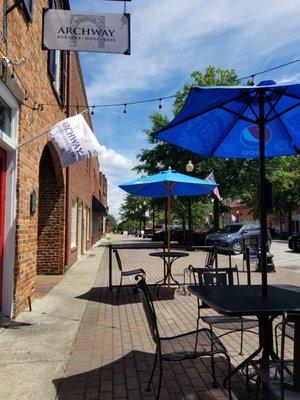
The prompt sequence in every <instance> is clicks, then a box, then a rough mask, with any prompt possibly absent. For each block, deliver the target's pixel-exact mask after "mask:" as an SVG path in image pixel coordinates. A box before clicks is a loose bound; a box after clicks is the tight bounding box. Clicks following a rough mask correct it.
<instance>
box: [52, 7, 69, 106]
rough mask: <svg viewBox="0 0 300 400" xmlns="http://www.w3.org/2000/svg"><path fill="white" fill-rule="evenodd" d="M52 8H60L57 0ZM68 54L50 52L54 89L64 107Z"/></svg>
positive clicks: (58, 51) (57, 51) (55, 51)
mask: <svg viewBox="0 0 300 400" xmlns="http://www.w3.org/2000/svg"><path fill="white" fill-rule="evenodd" d="M50 8H54V9H56V8H58V7H57V2H56V0H52V1H51V2H50ZM66 54H67V53H66V52H65V51H62V50H49V52H48V72H49V75H50V79H51V82H52V85H53V87H54V88H55V91H56V93H57V94H58V96H59V98H60V100H61V102H62V105H65V102H66V99H65V97H66V93H65V81H66V80H65V74H66V71H65V70H66Z"/></svg>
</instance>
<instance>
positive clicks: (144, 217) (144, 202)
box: [143, 200, 147, 233]
mask: <svg viewBox="0 0 300 400" xmlns="http://www.w3.org/2000/svg"><path fill="white" fill-rule="evenodd" d="M146 205H147V202H146V200H144V201H143V229H144V233H145V229H146Z"/></svg>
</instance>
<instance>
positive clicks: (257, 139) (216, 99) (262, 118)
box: [157, 81, 300, 296]
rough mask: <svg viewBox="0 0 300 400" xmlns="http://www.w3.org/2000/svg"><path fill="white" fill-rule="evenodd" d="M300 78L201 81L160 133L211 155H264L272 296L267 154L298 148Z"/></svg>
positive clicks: (262, 168) (264, 223)
mask: <svg viewBox="0 0 300 400" xmlns="http://www.w3.org/2000/svg"><path fill="white" fill-rule="evenodd" d="M299 106H300V84H289V85H276V84H275V82H274V81H264V82H261V83H260V84H259V85H257V86H240V87H239V86H235V87H204V88H200V87H196V88H192V89H191V90H190V93H189V96H188V98H187V100H186V102H185V104H184V106H183V108H182V110H181V112H180V113H179V114H178V115H177V116H176V117H175V118H174V119H173V120H172V121H171V122H170V123H169V124H168V125H167V126H166V127H165V128H164V129H162V130H161V131H160V132H158V133H157V139H161V140H164V141H166V142H170V143H172V144H175V145H177V146H179V147H183V148H185V149H187V150H191V151H193V152H195V153H197V154H201V155H203V156H208V157H224V158H259V177H260V215H261V228H260V229H261V266H262V295H263V296H267V294H268V285H267V257H266V250H267V246H266V243H267V215H266V214H267V213H266V194H265V192H266V179H265V157H277V156H284V155H295V154H298V152H299V149H300V128H299V127H300V107H299Z"/></svg>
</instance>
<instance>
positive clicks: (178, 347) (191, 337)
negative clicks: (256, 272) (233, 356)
mask: <svg viewBox="0 0 300 400" xmlns="http://www.w3.org/2000/svg"><path fill="white" fill-rule="evenodd" d="M135 279H137V280H138V279H139V281H138V282H137V285H136V288H135V291H136V292H137V293H139V295H140V298H141V301H142V304H143V308H144V312H145V315H146V318H147V322H148V325H149V329H150V332H151V336H152V339H153V341H154V343H155V345H156V351H155V360H154V364H153V367H152V372H151V376H150V379H149V383H148V385H147V388H146V391H150V390H151V389H150V386H151V382H152V379H153V376H154V372H155V367H156V365H157V364H158V365H159V383H158V389H157V394H156V399H159V396H160V389H161V382H162V365H163V363H162V362H163V361H172V362H173V361H179V362H180V361H183V360H192V359H197V358H199V357H211V363H212V377H213V385H215V384H216V376H215V365H214V355H217V354H220V355H223V356H224V357H225V358H226V360H227V363H228V374H230V357H229V355H228V352H227V350H226V348H225V347H224V345H223V344H222V343H221V341H220V340H219V339H217V337H216V336H215V335H214V334H213V333H212V332H211V331H210V330H209V329H205V328H204V329H199V330H197V331H192V332H187V333H184V334H181V335H177V336H172V337H161V336H160V334H159V329H158V324H157V317H156V313H155V308H154V305H153V302H152V299H151V295H150V292H149V289H148V286H147V284H146V281H145V279H144V278H143V277H142V276H140V275H138V276H136V278H135ZM227 387H228V391H229V398H230V399H231V398H232V397H231V382H230V379H229V382H228V386H227Z"/></svg>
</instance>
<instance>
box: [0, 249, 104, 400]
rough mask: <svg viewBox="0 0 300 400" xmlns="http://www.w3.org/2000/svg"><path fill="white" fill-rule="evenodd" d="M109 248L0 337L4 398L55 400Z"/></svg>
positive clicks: (74, 270)
mask: <svg viewBox="0 0 300 400" xmlns="http://www.w3.org/2000/svg"><path fill="white" fill-rule="evenodd" d="M104 250H105V248H104V247H99V246H94V247H92V248H91V249H90V250H89V252H88V253H87V254H86V255H85V256H84V257H83V258H82V259H80V260H79V261H78V262H76V264H74V265H73V266H72V267H71V268H70V269H69V271H67V273H66V274H65V276H64V278H63V279H62V280H61V281H60V282H59V283H58V284H57V285H56V286H55V287H54V288H53V289H52V290H51V291H50V292H49V293H48V294H47V295H46V296H45V297H43V298H42V299H37V300H36V301H34V302H33V304H32V312H23V313H21V314H20V315H18V317H17V318H16V320H15V321H13V322H12V323H11V325H10V326H9V327H8V328H7V329H3V330H2V331H1V333H0V381H1V382H2V384H1V385H0V399H6V400H15V399H17V400H53V399H55V398H56V395H57V388H56V387H55V385H54V384H53V382H52V381H53V380H55V379H57V378H60V377H62V376H63V375H64V371H65V368H66V365H67V363H68V360H69V356H70V353H71V351H72V347H73V343H74V341H75V339H76V335H77V332H78V329H79V326H80V323H81V319H82V316H83V314H84V312H85V309H86V306H87V303H88V301H87V300H85V299H81V298H78V296H81V295H82V294H84V293H86V292H87V291H89V290H90V289H91V287H93V286H94V283H95V278H96V275H97V272H98V269H99V264H100V261H101V258H102V256H103V253H104Z"/></svg>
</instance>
